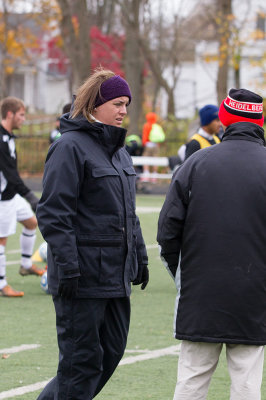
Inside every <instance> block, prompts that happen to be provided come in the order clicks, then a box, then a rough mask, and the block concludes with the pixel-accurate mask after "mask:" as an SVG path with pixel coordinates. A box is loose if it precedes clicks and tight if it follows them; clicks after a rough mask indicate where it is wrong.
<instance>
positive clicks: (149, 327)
mask: <svg viewBox="0 0 266 400" xmlns="http://www.w3.org/2000/svg"><path fill="white" fill-rule="evenodd" d="M163 199H164V197H163V196H138V197H137V207H138V208H139V210H140V212H139V217H140V221H141V225H142V230H143V234H144V237H145V241H146V244H147V246H148V253H149V264H150V283H149V285H148V286H147V288H146V290H144V291H141V290H140V288H139V287H133V291H132V296H131V305H132V318H131V326H130V333H129V337H128V345H127V351H126V353H125V355H124V358H123V363H124V364H123V363H122V365H120V366H119V367H118V368H117V370H116V371H115V373H114V375H113V377H112V378H111V380H110V381H109V382H108V384H107V385H106V387H105V388H104V389H103V390H102V392H101V393H100V394H99V395H98V397H97V399H99V400H148V399H153V400H171V399H172V397H173V393H174V387H175V382H176V369H177V360H178V355H177V350H178V347H177V348H176V349H174V350H175V351H174V352H173V351H172V350H173V349H168V348H169V347H172V346H178V344H179V342H178V341H177V340H175V339H173V337H172V326H173V308H174V301H175V287H174V283H173V281H172V279H171V278H170V277H169V275H168V273H167V272H166V270H165V269H164V267H163V266H162V264H161V261H160V260H159V256H158V249H157V248H156V246H154V245H155V244H156V240H155V238H156V230H157V219H158V215H159V209H160V207H161V205H162V203H163ZM148 207H151V208H152V212H148V209H147V208H148ZM19 233H20V227H19V228H18V230H17V234H16V235H14V236H12V237H10V238H9V242H8V246H7V261H8V263H9V265H8V267H7V276H8V281H9V283H10V284H11V285H12V286H13V287H14V288H16V289H20V290H24V291H25V296H24V298H20V299H7V298H0V315H1V333H0V399H7V398H8V399H14V400H15V399H17V400H20V399H21V400H35V399H36V398H37V396H38V394H39V393H40V391H41V389H40V388H39V389H38V387H35V391H34V387H29V388H27V387H28V386H29V385H33V384H37V383H39V382H43V381H46V380H48V379H50V378H51V377H53V376H54V375H55V373H56V367H57V357H58V351H57V343H56V332H55V314H54V309H53V304H52V299H51V297H50V296H49V295H46V294H45V293H44V292H43V291H42V290H41V288H40V279H39V278H37V277H34V276H33V277H21V276H20V275H19V274H18V268H19V258H20V254H19V252H18V251H16V250H18V248H19ZM42 241H43V240H42V238H41V235H40V233H39V232H38V237H37V242H36V248H37V247H38V246H39V244H40V243H41V242H42ZM33 344H35V345H38V347H37V346H36V348H32V349H28V350H24V351H18V352H11V350H9V349H12V348H14V347H15V346H21V345H33ZM5 349H6V350H9V351H5ZM163 349H168V350H166V352H167V351H168V353H170V354H168V355H163V354H161V353H163ZM171 352H172V353H173V354H171ZM145 355H146V358H147V359H146V360H142V359H141V357H143V358H145ZM129 357H130V358H129ZM131 357H136V358H135V359H133V361H132V359H131ZM152 357H153V358H152ZM136 360H138V361H136ZM129 362H131V363H129ZM265 378H266V376H265V373H264V382H263V388H262V400H265V399H266V379H265ZM229 385H230V382H229V377H228V373H227V369H226V361H225V355H224V352H223V353H222V356H221V359H220V363H219V365H218V368H217V370H216V372H215V374H214V376H213V379H212V382H211V386H210V390H209V395H208V400H228V399H229ZM12 390H14V391H13V392H12ZM16 390H19V392H18V391H16ZM19 393H20V394H19ZM21 393H22V394H21Z"/></svg>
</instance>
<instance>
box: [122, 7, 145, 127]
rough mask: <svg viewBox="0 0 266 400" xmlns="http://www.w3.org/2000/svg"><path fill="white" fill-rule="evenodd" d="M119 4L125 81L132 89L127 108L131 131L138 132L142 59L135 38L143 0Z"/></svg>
mask: <svg viewBox="0 0 266 400" xmlns="http://www.w3.org/2000/svg"><path fill="white" fill-rule="evenodd" d="M118 3H119V4H120V7H121V10H122V15H123V16H124V17H125V18H123V21H124V27H125V32H126V43H125V54H124V66H125V73H126V78H127V81H128V83H129V85H130V88H131V91H132V105H131V106H130V108H129V118H130V127H129V131H130V132H132V133H138V132H140V122H141V114H142V104H143V68H144V60H143V57H142V53H141V49H140V46H139V42H138V40H136V38H138V37H139V35H140V12H141V7H142V6H143V0H124V1H121V2H118Z"/></svg>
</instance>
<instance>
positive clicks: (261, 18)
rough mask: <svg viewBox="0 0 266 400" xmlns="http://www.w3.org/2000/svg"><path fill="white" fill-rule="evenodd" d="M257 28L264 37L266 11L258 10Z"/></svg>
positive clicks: (265, 31) (265, 35) (265, 32)
mask: <svg viewBox="0 0 266 400" xmlns="http://www.w3.org/2000/svg"><path fill="white" fill-rule="evenodd" d="M257 30H258V31H259V32H260V33H262V34H263V37H264V39H265V38H266V12H263V11H260V12H259V13H258V14H257Z"/></svg>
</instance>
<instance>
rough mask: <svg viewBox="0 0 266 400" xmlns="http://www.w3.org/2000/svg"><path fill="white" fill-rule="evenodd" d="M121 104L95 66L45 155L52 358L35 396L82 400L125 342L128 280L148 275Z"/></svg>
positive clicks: (124, 91)
mask: <svg viewBox="0 0 266 400" xmlns="http://www.w3.org/2000/svg"><path fill="white" fill-rule="evenodd" d="M130 102H131V92H130V89H129V86H128V84H127V82H126V81H125V80H124V79H123V78H121V77H120V76H119V75H115V74H114V73H113V72H112V71H109V70H105V69H98V70H96V71H95V72H94V73H93V74H92V75H91V76H89V77H88V79H87V80H86V81H85V83H84V84H83V85H82V86H81V87H80V88H79V89H78V91H77V94H76V98H75V100H74V104H73V108H72V109H71V112H70V113H68V114H64V115H63V116H62V117H61V121H60V131H61V134H62V135H61V137H60V139H59V140H57V141H56V142H55V143H54V144H53V145H52V146H51V147H50V149H49V152H48V156H47V160H46V164H45V171H44V178H43V193H42V197H41V200H40V202H39V205H38V209H37V217H38V223H39V228H40V231H41V233H42V235H43V237H44V239H45V241H46V242H47V243H48V285H49V291H50V293H51V294H52V295H53V301H54V306H55V312H56V326H57V338H58V346H59V354H60V356H59V364H58V370H57V376H56V377H55V378H54V379H53V380H52V381H50V382H49V383H48V385H47V386H46V387H45V388H44V390H43V392H42V393H41V394H40V396H39V397H38V399H39V400H47V399H60V400H91V399H93V398H94V397H95V396H96V395H97V394H98V393H99V392H100V391H101V389H102V388H103V386H104V385H105V384H106V382H107V381H108V379H109V378H110V377H111V375H112V374H113V372H114V370H115V368H116V367H117V365H118V363H119V361H120V360H121V358H122V356H123V353H124V350H125V347H126V342H127V335H128V329H129V320H130V293H131V282H133V285H141V289H142V290H143V289H145V287H146V285H147V284H148V281H149V270H148V267H147V264H148V257H147V252H146V247H145V244H144V240H143V237H142V233H141V228H140V224H139V219H138V218H137V216H136V214H135V177H136V172H135V170H134V168H133V165H132V160H131V157H130V155H129V154H128V152H127V151H126V149H125V147H124V143H125V137H126V130H125V129H123V128H122V123H123V120H124V117H125V116H126V114H127V107H128V105H129V104H130Z"/></svg>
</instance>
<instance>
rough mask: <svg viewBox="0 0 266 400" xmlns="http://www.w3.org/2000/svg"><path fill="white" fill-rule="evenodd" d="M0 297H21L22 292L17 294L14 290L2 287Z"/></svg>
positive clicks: (9, 287)
mask: <svg viewBox="0 0 266 400" xmlns="http://www.w3.org/2000/svg"><path fill="white" fill-rule="evenodd" d="M0 296H3V297H23V296H24V292H19V291H17V290H14V289H13V288H12V287H11V286H9V285H6V286H4V287H3V289H0Z"/></svg>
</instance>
